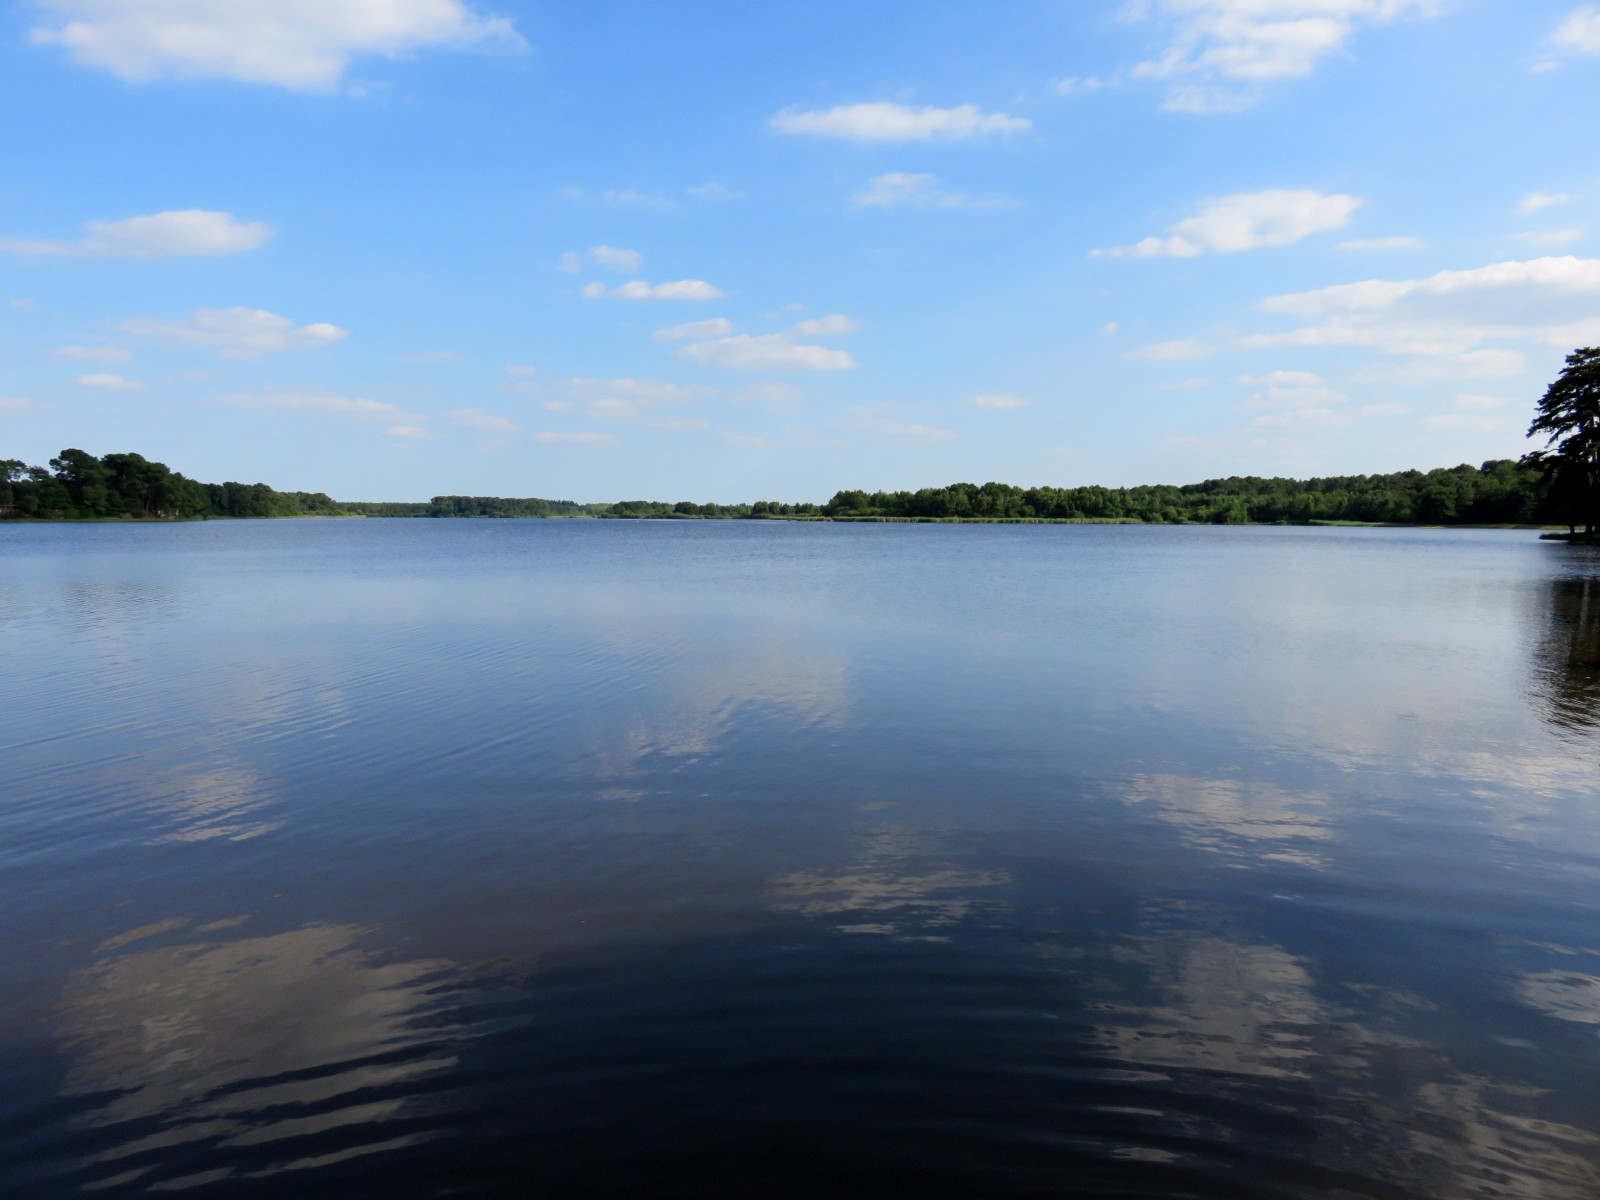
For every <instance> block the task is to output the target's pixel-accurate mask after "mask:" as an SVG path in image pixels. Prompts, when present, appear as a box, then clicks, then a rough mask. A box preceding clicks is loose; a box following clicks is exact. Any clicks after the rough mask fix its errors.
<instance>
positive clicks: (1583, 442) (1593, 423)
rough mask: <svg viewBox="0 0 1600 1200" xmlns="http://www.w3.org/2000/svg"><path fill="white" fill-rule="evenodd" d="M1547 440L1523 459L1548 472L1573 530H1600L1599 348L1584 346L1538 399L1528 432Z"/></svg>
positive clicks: (1555, 496) (1555, 498) (1553, 496)
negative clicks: (1580, 528) (1537, 409)
mask: <svg viewBox="0 0 1600 1200" xmlns="http://www.w3.org/2000/svg"><path fill="white" fill-rule="evenodd" d="M1540 433H1542V434H1544V435H1545V436H1546V438H1547V444H1546V446H1545V448H1544V449H1543V450H1535V451H1534V452H1533V453H1532V454H1529V455H1527V456H1526V457H1525V458H1524V460H1523V461H1524V462H1528V463H1532V464H1535V465H1538V466H1541V467H1543V468H1545V469H1547V470H1549V471H1550V473H1551V476H1552V479H1551V489H1550V496H1551V500H1552V502H1553V503H1554V504H1556V505H1559V506H1560V508H1561V509H1562V510H1563V511H1564V514H1565V519H1566V521H1567V524H1568V527H1569V528H1575V527H1576V526H1578V525H1580V524H1581V525H1582V526H1583V527H1584V532H1585V533H1587V534H1591V535H1592V534H1594V533H1595V531H1596V530H1597V529H1600V346H1588V347H1580V348H1579V349H1577V350H1574V351H1573V352H1572V353H1571V354H1569V355H1567V365H1566V367H1565V368H1564V369H1563V370H1562V372H1561V374H1560V375H1559V376H1558V377H1557V378H1556V381H1555V382H1554V383H1552V384H1551V385H1550V387H1549V389H1548V390H1547V391H1546V392H1545V394H1544V398H1543V399H1542V400H1540V401H1539V415H1538V416H1536V417H1535V418H1534V419H1533V424H1532V425H1529V426H1528V436H1529V437H1533V436H1534V435H1535V434H1540Z"/></svg>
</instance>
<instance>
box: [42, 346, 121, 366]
mask: <svg viewBox="0 0 1600 1200" xmlns="http://www.w3.org/2000/svg"><path fill="white" fill-rule="evenodd" d="M50 357H51V358H64V359H66V360H67V361H69V362H96V363H113V362H126V361H127V360H128V359H130V358H132V357H133V352H132V351H131V350H124V349H123V348H122V347H121V346H61V347H58V348H57V349H55V350H52V351H50Z"/></svg>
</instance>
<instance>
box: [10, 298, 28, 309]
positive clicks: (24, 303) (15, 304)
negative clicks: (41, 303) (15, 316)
mask: <svg viewBox="0 0 1600 1200" xmlns="http://www.w3.org/2000/svg"><path fill="white" fill-rule="evenodd" d="M33 304H34V302H33V301H32V300H7V301H6V307H7V308H32V307H33Z"/></svg>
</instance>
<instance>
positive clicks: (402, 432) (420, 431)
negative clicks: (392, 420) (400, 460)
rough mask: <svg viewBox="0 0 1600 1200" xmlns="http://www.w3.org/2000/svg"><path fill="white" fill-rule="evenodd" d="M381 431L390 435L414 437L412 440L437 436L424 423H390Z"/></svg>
mask: <svg viewBox="0 0 1600 1200" xmlns="http://www.w3.org/2000/svg"><path fill="white" fill-rule="evenodd" d="M383 432H384V433H386V434H388V435H389V436H390V437H395V438H410V439H414V440H421V439H426V438H432V437H437V436H438V435H437V434H436V433H434V432H433V430H431V429H429V428H428V427H427V426H426V425H391V426H389V428H387V429H385V430H384V431H383Z"/></svg>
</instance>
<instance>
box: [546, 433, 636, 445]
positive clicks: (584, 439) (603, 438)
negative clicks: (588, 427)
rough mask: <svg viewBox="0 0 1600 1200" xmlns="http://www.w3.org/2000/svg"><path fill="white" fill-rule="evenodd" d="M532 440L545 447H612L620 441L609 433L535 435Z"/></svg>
mask: <svg viewBox="0 0 1600 1200" xmlns="http://www.w3.org/2000/svg"><path fill="white" fill-rule="evenodd" d="M533 440H534V441H536V442H538V443H540V444H541V445H545V446H556V445H574V446H614V445H616V444H617V442H618V441H619V440H620V439H619V438H618V437H617V436H616V435H615V434H610V433H536V434H534V435H533Z"/></svg>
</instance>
